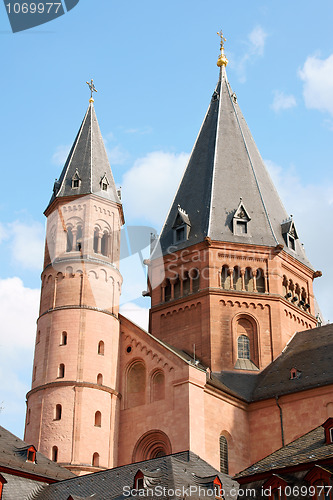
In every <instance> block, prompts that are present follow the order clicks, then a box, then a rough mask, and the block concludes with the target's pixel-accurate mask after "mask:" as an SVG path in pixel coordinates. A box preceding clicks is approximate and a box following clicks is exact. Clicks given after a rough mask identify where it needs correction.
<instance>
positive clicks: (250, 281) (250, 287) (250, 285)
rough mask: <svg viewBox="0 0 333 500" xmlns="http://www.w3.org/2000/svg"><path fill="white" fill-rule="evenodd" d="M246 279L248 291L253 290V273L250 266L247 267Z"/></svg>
mask: <svg viewBox="0 0 333 500" xmlns="http://www.w3.org/2000/svg"><path fill="white" fill-rule="evenodd" d="M244 281H245V290H246V291H247V292H253V275H252V269H251V268H250V267H247V268H246V269H245V275H244Z"/></svg>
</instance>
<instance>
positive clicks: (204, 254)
mask: <svg viewBox="0 0 333 500" xmlns="http://www.w3.org/2000/svg"><path fill="white" fill-rule="evenodd" d="M223 42H224V39H223V37H222V34H221V47H220V55H219V58H218V62H217V66H218V69H219V78H218V83H217V85H216V87H215V90H214V91H213V93H212V96H211V99H210V103H209V106H208V110H207V113H206V116H205V117H204V120H203V123H202V126H201V129H200V131H199V134H198V136H197V139H196V142H195V144H194V147H193V150H192V153H191V156H190V159H189V161H188V164H187V167H186V170H185V172H184V175H183V178H182V180H181V183H180V185H179V188H178V190H177V192H176V193H175V195H174V199H173V202H172V205H171V208H170V211H169V213H168V215H167V217H166V222H165V224H164V226H163V228H162V231H161V234H160V236H159V237H156V238H153V239H152V241H151V255H150V258H149V260H147V261H145V264H146V265H147V267H148V285H147V291H146V292H144V293H145V295H147V296H149V297H150V300H151V308H150V315H149V328H148V331H145V330H143V329H141V328H140V327H138V326H137V325H136V324H134V323H133V322H132V321H130V320H129V319H127V318H126V317H124V316H122V315H121V314H120V313H119V297H120V294H121V289H122V286H124V287H126V285H127V286H128V284H126V283H124V284H123V283H122V276H121V274H120V271H119V260H120V245H121V239H120V231H121V227H122V226H123V224H124V223H125V219H124V213H123V208H122V202H121V193H120V192H119V190H117V189H116V185H115V182H114V179H113V175H112V171H111V167H110V164H109V161H108V157H107V154H106V151H105V147H104V143H103V139H102V134H101V132H100V129H99V125H98V121H97V118H96V113H95V109H94V100H93V98H92V97H91V99H90V102H89V106H88V110H87V112H86V114H85V116H84V119H83V121H82V124H81V127H80V129H79V132H78V134H77V136H76V138H75V140H74V143H73V146H72V148H71V151H70V153H69V156H68V158H67V161H66V163H65V166H64V168H63V170H62V172H61V175H60V177H59V179H58V180H57V181H56V182H55V184H54V187H53V193H52V196H51V199H50V202H49V204H48V206H47V208H46V210H45V216H46V217H47V229H46V242H45V256H44V266H43V272H42V275H41V298H40V310H39V318H38V322H37V334H36V345H35V355H34V363H33V374H32V386H31V390H30V391H29V392H28V394H27V413H26V425H25V441H26V442H28V443H29V444H31V445H33V446H34V447H35V449H36V450H38V451H40V452H42V453H43V454H44V455H46V456H47V457H49V458H50V459H51V460H53V461H55V462H57V463H58V464H59V465H62V466H63V467H65V468H67V469H69V470H70V471H71V472H74V473H75V474H77V475H83V474H87V473H91V472H96V471H103V470H105V469H110V468H114V467H117V466H122V465H126V464H131V463H134V462H139V461H144V460H149V459H155V458H159V457H163V456H165V455H170V454H173V453H180V452H185V451H188V452H190V453H194V454H196V455H197V456H199V457H200V458H201V459H202V460H204V461H205V462H207V463H208V464H210V465H211V466H212V467H214V468H215V469H218V470H220V471H221V472H222V473H225V474H229V475H235V474H236V473H238V472H240V471H242V470H243V469H246V468H248V467H249V466H250V465H251V464H253V463H255V462H257V461H259V460H261V459H262V458H263V457H265V456H267V455H268V454H270V453H273V452H275V451H276V450H278V449H279V448H281V447H283V446H285V445H287V444H288V443H290V442H292V441H293V440H295V439H296V438H298V437H300V436H302V435H304V434H305V433H307V432H309V431H310V430H312V429H313V428H315V427H317V426H319V425H321V424H322V422H324V421H325V420H326V419H327V418H328V417H332V416H333V392H332V386H333V374H332V368H331V365H332V362H331V358H329V350H330V348H331V347H332V343H333V339H332V333H331V329H330V328H328V327H326V326H323V327H320V325H318V319H317V311H316V303H315V298H314V293H313V280H314V279H315V278H317V277H320V276H321V272H320V271H317V270H315V268H313V267H312V265H311V263H310V262H309V261H308V259H307V257H306V255H305V252H304V249H303V247H302V245H301V243H300V240H299V235H298V232H297V227H296V224H295V221H294V220H293V218H292V217H289V216H288V214H287V212H286V210H285V208H284V207H283V205H282V203H281V200H280V198H279V195H278V193H277V191H276V189H275V187H274V185H273V184H272V181H271V179H270V177H269V174H268V172H267V170H266V167H265V165H264V163H263V161H262V159H261V156H260V153H259V151H258V149H257V147H256V144H255V142H254V140H253V137H252V135H251V132H250V130H249V128H248V126H247V124H246V122H245V119H244V117H243V115H242V112H241V110H240V107H239V104H238V101H237V96H236V94H235V92H233V90H232V89H231V86H230V84H229V82H228V78H227V73H226V66H227V63H228V60H227V58H226V55H225V53H224V46H223ZM90 86H91V90H92V93H93V90H94V88H93V83H92V82H91V84H90Z"/></svg>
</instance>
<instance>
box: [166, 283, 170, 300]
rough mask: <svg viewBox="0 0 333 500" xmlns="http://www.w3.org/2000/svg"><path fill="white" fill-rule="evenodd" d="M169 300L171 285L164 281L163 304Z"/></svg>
mask: <svg viewBox="0 0 333 500" xmlns="http://www.w3.org/2000/svg"><path fill="white" fill-rule="evenodd" d="M170 299H171V283H170V280H166V285H165V302H168V301H169V300H170Z"/></svg>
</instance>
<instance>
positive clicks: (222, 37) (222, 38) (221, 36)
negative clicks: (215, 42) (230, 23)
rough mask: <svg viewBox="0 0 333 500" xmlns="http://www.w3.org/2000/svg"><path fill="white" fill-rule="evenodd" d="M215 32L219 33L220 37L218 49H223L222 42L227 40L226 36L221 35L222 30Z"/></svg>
mask: <svg viewBox="0 0 333 500" xmlns="http://www.w3.org/2000/svg"><path fill="white" fill-rule="evenodd" d="M217 34H218V35H219V37H220V38H221V42H220V50H222V49H224V42H226V41H227V39H226V38H224V36H223V32H222V30H220V31H218V32H217Z"/></svg>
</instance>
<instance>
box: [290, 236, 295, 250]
mask: <svg viewBox="0 0 333 500" xmlns="http://www.w3.org/2000/svg"><path fill="white" fill-rule="evenodd" d="M288 247H289V248H291V250H294V251H295V248H296V244H295V238H293V237H292V236H290V234H288Z"/></svg>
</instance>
